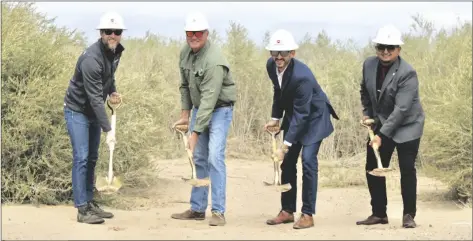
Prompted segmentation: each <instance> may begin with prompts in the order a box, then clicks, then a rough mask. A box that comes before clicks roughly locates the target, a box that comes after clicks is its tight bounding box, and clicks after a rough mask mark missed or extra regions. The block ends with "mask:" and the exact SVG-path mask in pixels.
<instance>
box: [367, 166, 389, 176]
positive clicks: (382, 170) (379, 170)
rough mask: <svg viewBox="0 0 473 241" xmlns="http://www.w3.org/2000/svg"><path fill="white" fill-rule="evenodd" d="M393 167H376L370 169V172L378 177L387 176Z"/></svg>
mask: <svg viewBox="0 0 473 241" xmlns="http://www.w3.org/2000/svg"><path fill="white" fill-rule="evenodd" d="M390 171H391V169H389V168H375V169H373V170H371V171H369V172H368V173H369V174H370V175H373V176H377V177H385V176H387V173H388V172H390Z"/></svg>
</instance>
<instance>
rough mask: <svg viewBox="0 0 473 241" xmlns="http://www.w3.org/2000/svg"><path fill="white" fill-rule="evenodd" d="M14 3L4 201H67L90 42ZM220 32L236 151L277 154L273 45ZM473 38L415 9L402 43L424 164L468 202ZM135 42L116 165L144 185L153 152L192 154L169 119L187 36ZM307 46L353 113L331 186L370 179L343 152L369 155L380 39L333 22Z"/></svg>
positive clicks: (325, 151)
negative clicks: (417, 99) (420, 109)
mask: <svg viewBox="0 0 473 241" xmlns="http://www.w3.org/2000/svg"><path fill="white" fill-rule="evenodd" d="M13 6H14V5H13V4H12V3H2V23H3V26H2V127H3V128H2V184H3V187H4V188H3V189H2V202H8V201H11V202H24V201H36V202H41V203H58V202H63V201H66V200H70V198H71V190H70V187H71V183H70V168H71V159H72V158H71V147H70V142H69V139H68V137H67V133H66V129H65V123H64V117H63V113H62V98H63V95H64V91H65V89H66V87H67V83H68V80H69V79H70V77H71V75H72V73H73V68H74V65H75V62H76V59H77V57H78V55H79V54H80V52H81V51H82V50H83V48H84V47H85V42H84V41H83V40H82V37H81V36H82V35H81V34H80V33H75V32H73V31H70V30H67V29H58V28H57V27H55V26H54V24H53V23H52V22H51V21H47V20H46V18H45V17H44V16H42V15H39V14H37V13H36V11H35V9H34V8H32V5H31V4H26V3H21V4H17V7H13ZM212 36H213V40H215V41H216V42H217V43H219V44H221V46H222V49H223V51H224V53H225V54H226V56H227V57H228V59H229V62H230V64H231V66H232V71H233V76H234V77H235V80H236V83H237V88H238V103H237V105H236V107H235V113H234V117H235V118H234V121H233V124H232V128H231V130H230V138H229V144H228V148H227V149H228V153H229V156H236V155H238V156H239V157H240V158H243V157H242V155H241V153H243V154H245V155H246V156H247V157H245V158H247V159H255V157H257V156H259V155H263V154H265V155H266V154H268V152H269V150H270V149H269V146H268V144H267V143H269V136H268V135H267V134H265V133H264V132H263V130H262V126H263V125H264V123H265V122H266V121H268V120H269V118H270V106H271V99H272V88H271V85H270V81H269V79H268V77H267V74H266V70H265V61H266V59H267V58H268V54H267V52H266V51H265V50H264V49H263V48H262V47H261V45H259V44H257V43H254V42H252V41H251V40H250V39H249V38H248V37H247V30H246V28H245V27H244V26H241V25H238V24H235V23H230V25H229V28H228V30H227V36H228V38H227V39H222V38H220V37H219V35H218V34H217V33H212ZM471 36H472V32H471V23H459V24H458V27H457V28H455V29H453V30H452V31H450V32H449V33H447V32H445V31H444V30H438V31H435V29H433V28H432V27H431V25H430V24H429V23H427V22H425V21H423V20H422V19H420V18H414V21H413V28H412V32H411V33H406V34H405V42H406V45H405V46H403V51H402V53H401V54H402V56H403V57H404V58H405V59H406V60H407V61H409V63H411V64H412V65H413V66H414V67H415V68H416V69H417V71H418V76H419V80H420V94H421V99H422V103H423V106H424V108H425V111H426V116H427V120H426V126H425V136H424V137H423V140H422V144H421V152H420V158H419V167H420V168H423V169H424V170H426V171H428V173H429V174H431V175H434V176H435V177H437V178H440V179H441V180H443V181H445V182H447V183H448V184H450V187H451V188H452V190H453V191H454V193H455V194H456V196H455V198H457V199H461V200H463V201H465V202H468V201H469V200H470V198H471V172H472V167H471V134H472V131H471V130H472V129H471V123H472V120H471V115H472V112H471V101H472V99H471V81H472V74H471V44H472V43H471V42H472V40H471V39H472V37H471ZM123 44H124V45H125V47H126V51H125V53H124V55H123V58H122V61H121V63H120V66H119V68H118V71H117V74H116V78H117V88H118V91H119V92H120V93H121V94H122V95H123V98H124V105H123V107H122V108H121V109H120V110H119V111H118V113H117V115H118V117H117V139H118V144H117V146H116V152H115V154H114V156H115V157H116V158H115V159H114V163H116V164H117V167H116V173H117V174H118V175H121V176H122V177H123V178H124V181H125V184H126V185H127V186H129V187H134V186H140V185H146V181H147V180H148V179H149V177H150V176H153V175H155V174H156V173H154V172H153V171H150V170H152V168H151V167H150V164H149V157H150V156H156V157H158V158H161V159H164V158H175V157H176V156H180V155H181V154H182V152H181V148H182V143H181V142H180V140H178V139H177V138H175V136H174V135H173V134H172V133H171V132H170V129H169V127H170V125H171V124H172V123H173V122H174V121H176V120H177V118H178V115H179V112H180V110H179V106H180V105H179V100H180V96H179V91H178V85H179V73H178V69H177V61H178V53H179V50H180V48H181V46H182V45H183V44H184V42H182V41H181V40H172V39H167V38H165V37H162V36H158V35H155V34H151V33H149V34H148V35H147V36H146V37H144V38H141V39H127V40H125V41H123ZM300 44H301V48H300V50H298V51H297V57H298V58H299V59H301V60H302V61H304V62H305V63H307V64H308V65H309V67H310V68H311V69H312V70H313V71H314V74H315V76H316V78H317V80H318V81H319V83H320V84H321V86H322V87H323V89H324V90H325V91H326V92H327V95H328V96H329V98H330V100H331V102H332V104H333V105H334V107H335V109H336V110H337V112H338V114H339V116H340V117H341V120H340V121H334V125H335V132H334V133H333V134H332V135H331V136H330V137H329V138H327V139H326V140H325V141H324V144H323V146H322V148H321V150H320V159H323V160H334V161H333V165H335V166H342V168H337V167H327V168H326V169H323V171H322V172H325V171H329V172H330V173H337V174H335V175H332V176H330V180H331V181H328V183H329V184H327V185H332V186H345V185H360V184H362V183H363V182H364V181H363V180H361V179H359V174H358V173H360V174H361V173H362V172H363V170H362V169H361V168H359V167H357V168H358V169H359V170H358V169H356V170H358V171H357V174H356V175H355V174H352V173H351V171H352V169H351V168H350V167H344V166H343V165H345V164H344V163H343V161H340V160H348V159H349V158H352V159H357V162H358V161H362V160H363V159H364V158H359V157H360V155H361V156H362V153H363V152H364V140H365V138H366V133H365V130H364V129H362V128H361V127H360V126H359V124H358V120H359V118H360V117H361V106H360V101H359V92H358V88H359V82H360V78H361V64H362V62H363V59H364V58H365V57H366V56H368V55H372V54H373V53H374V49H373V48H372V46H370V45H367V46H366V47H364V48H362V49H356V48H355V47H353V44H351V43H350V42H347V43H341V42H338V41H333V40H331V39H330V38H329V36H327V35H326V34H325V33H323V32H322V33H320V34H319V35H318V36H317V37H316V38H312V37H310V36H307V38H305V39H304V40H303V41H302V42H301V43H300ZM33 49H34V50H33ZM100 160H101V161H100V162H99V166H98V170H99V173H98V174H99V175H101V174H104V173H105V171H106V165H107V161H106V160H108V150H107V148H102V149H101V152H100ZM394 160H395V157H394ZM330 169H332V171H334V172H332V171H330ZM352 175H353V176H352ZM361 176H363V175H361ZM333 180H339V181H333Z"/></svg>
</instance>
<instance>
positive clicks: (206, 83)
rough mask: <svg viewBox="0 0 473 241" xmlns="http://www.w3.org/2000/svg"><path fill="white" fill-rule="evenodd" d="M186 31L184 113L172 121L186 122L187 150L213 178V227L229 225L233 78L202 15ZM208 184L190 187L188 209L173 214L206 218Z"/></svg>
mask: <svg viewBox="0 0 473 241" xmlns="http://www.w3.org/2000/svg"><path fill="white" fill-rule="evenodd" d="M184 31H185V33H186V37H187V45H186V46H184V48H183V49H182V50H181V53H180V58H179V71H180V75H181V84H180V92H181V116H180V119H179V120H178V121H177V122H176V123H175V124H174V126H176V125H182V124H185V125H188V124H189V116H190V111H191V109H192V117H191V123H190V126H189V127H190V128H189V131H190V133H191V134H190V136H189V148H190V150H191V151H192V153H193V154H194V161H195V166H196V173H197V178H199V179H200V178H207V177H209V176H210V182H211V192H212V209H211V211H212V218H211V219H210V222H209V224H210V225H211V226H222V225H225V223H226V221H225V216H224V213H225V208H226V166H225V149H226V143H227V136H228V130H229V128H230V124H231V122H232V119H233V105H234V103H235V101H236V89H235V82H234V81H233V78H232V75H231V72H230V67H229V63H228V62H227V60H226V58H225V56H224V55H223V53H222V52H221V50H220V49H219V48H218V46H216V45H215V44H213V43H211V42H210V41H209V40H208V39H207V38H208V36H209V24H208V22H207V19H206V18H205V16H204V15H203V14H202V13H191V14H189V15H188V17H187V20H186V25H185V27H184ZM208 194H209V187H192V191H191V198H190V204H191V207H190V209H189V210H186V211H184V212H183V213H176V214H173V215H172V216H171V217H172V218H175V219H183V220H189V219H194V220H203V219H205V211H206V209H207V204H208Z"/></svg>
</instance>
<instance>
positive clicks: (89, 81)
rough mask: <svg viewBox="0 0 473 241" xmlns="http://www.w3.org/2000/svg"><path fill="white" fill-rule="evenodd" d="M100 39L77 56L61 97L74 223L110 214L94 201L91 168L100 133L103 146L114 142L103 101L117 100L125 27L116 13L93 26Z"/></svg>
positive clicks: (104, 17)
mask: <svg viewBox="0 0 473 241" xmlns="http://www.w3.org/2000/svg"><path fill="white" fill-rule="evenodd" d="M97 29H98V30H100V38H99V39H98V41H97V42H95V43H94V44H92V45H91V46H89V47H88V48H87V49H86V50H85V51H84V52H83V53H82V54H81V56H79V59H78V61H77V64H76V66H75V70H74V75H73V76H72V79H71V80H70V81H69V86H68V88H67V91H66V95H65V97H64V116H65V120H66V124H67V130H68V133H69V137H70V139H71V144H72V150H73V153H72V156H73V158H72V159H73V165H72V191H73V196H74V206H75V207H76V208H77V209H78V214H77V221H78V222H81V223H89V224H97V223H103V222H104V218H112V217H113V214H112V213H110V212H105V211H104V210H102V209H101V208H100V207H99V206H98V205H97V203H96V202H95V201H94V199H93V196H94V178H95V166H96V162H97V159H98V149H99V144H100V135H101V132H102V131H103V132H106V133H107V139H106V142H107V143H112V142H115V131H114V130H112V128H111V126H110V122H109V120H108V117H107V113H106V107H105V100H106V99H107V97H110V101H111V103H112V104H118V103H120V101H121V98H120V95H119V94H118V92H117V88H116V84H115V71H116V70H117V67H118V63H119V61H120V58H121V55H122V52H123V50H124V48H123V46H122V45H121V44H120V39H121V35H122V32H123V30H124V29H126V28H125V26H124V24H123V19H122V17H121V16H120V15H119V14H117V13H113V12H110V13H105V14H104V15H103V16H102V17H101V19H100V23H99V25H98V27H97Z"/></svg>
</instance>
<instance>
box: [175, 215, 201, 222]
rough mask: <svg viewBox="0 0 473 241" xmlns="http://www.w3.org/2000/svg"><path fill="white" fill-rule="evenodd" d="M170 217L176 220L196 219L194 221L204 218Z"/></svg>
mask: <svg viewBox="0 0 473 241" xmlns="http://www.w3.org/2000/svg"><path fill="white" fill-rule="evenodd" d="M171 218H172V219H177V220H196V221H202V220H205V218H182V217H172V216H171Z"/></svg>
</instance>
